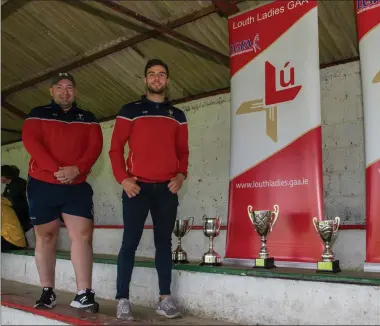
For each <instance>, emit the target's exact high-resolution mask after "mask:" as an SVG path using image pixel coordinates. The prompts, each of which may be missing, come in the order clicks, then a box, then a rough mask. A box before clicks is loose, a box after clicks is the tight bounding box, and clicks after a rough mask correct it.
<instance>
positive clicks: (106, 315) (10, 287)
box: [1, 279, 234, 325]
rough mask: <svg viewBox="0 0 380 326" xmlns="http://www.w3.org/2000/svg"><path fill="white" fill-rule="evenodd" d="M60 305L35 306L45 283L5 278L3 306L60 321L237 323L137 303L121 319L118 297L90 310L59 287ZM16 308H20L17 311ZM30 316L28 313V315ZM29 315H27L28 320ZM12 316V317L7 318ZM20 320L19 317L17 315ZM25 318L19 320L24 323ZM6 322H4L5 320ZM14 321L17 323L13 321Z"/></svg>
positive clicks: (2, 292)
mask: <svg viewBox="0 0 380 326" xmlns="http://www.w3.org/2000/svg"><path fill="white" fill-rule="evenodd" d="M55 293H56V295H57V306H56V307H55V308H53V309H35V308H33V306H34V304H35V302H36V300H37V299H38V298H39V296H40V295H41V287H39V286H36V285H30V284H25V283H20V282H15V281H9V280H4V279H2V282H1V304H2V307H6V308H8V309H9V308H10V309H12V311H13V312H14V314H17V311H23V312H28V313H29V314H33V315H35V316H41V317H45V318H48V319H50V320H55V321H59V322H61V323H63V324H69V325H73V324H74V325H234V324H233V323H227V322H221V321H216V320H212V319H207V318H200V317H196V316H191V315H185V316H184V317H182V318H176V319H167V318H165V317H162V316H159V315H157V314H156V313H155V310H154V309H152V308H147V307H142V306H136V305H133V307H132V309H133V317H134V320H133V321H120V320H118V319H116V318H115V315H116V301H115V300H105V299H101V298H97V302H99V305H100V310H99V313H96V314H94V313H89V312H85V311H81V310H80V309H75V308H71V307H70V306H69V304H70V302H71V300H72V299H73V293H70V292H67V291H61V290H55ZM15 311H16V312H15ZM26 318H28V317H26ZM26 318H24V320H25V321H27V320H26ZM6 320H8V318H6ZM13 321H14V322H16V319H13ZM21 321H22V320H21V319H19V320H17V322H18V324H20V322H21ZM2 324H3V325H4V323H3V322H2ZM13 324H14V323H13Z"/></svg>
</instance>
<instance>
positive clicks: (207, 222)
mask: <svg viewBox="0 0 380 326" xmlns="http://www.w3.org/2000/svg"><path fill="white" fill-rule="evenodd" d="M221 223H222V219H221V218H220V217H205V216H203V233H204V235H205V236H206V237H208V238H209V250H208V251H207V252H206V253H204V254H203V257H202V262H201V264H200V265H208V266H221V265H222V257H221V256H220V255H219V254H218V253H217V252H215V250H214V237H217V236H218V235H219V231H220V226H221Z"/></svg>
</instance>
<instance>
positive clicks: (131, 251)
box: [116, 181, 178, 299]
mask: <svg viewBox="0 0 380 326" xmlns="http://www.w3.org/2000/svg"><path fill="white" fill-rule="evenodd" d="M137 184H138V185H139V186H140V188H141V190H140V193H139V194H138V195H137V196H135V197H132V198H129V197H128V196H127V194H126V193H125V191H123V196H122V199H123V220H124V234H123V240H122V244H121V248H120V252H119V255H118V261H117V293H116V299H121V298H125V299H129V284H130V282H131V277H132V270H133V267H134V262H135V252H136V249H137V247H138V245H139V243H140V239H141V236H142V233H143V231H144V225H145V220H146V218H147V216H148V213H149V211H150V213H151V216H152V221H153V235H154V244H155V247H156V255H155V266H156V270H157V274H158V285H159V289H160V295H169V294H170V285H171V278H172V231H173V228H174V223H175V220H176V218H177V208H178V195H177V194H173V193H171V192H170V190H169V188H168V184H169V181H168V182H163V183H145V182H137Z"/></svg>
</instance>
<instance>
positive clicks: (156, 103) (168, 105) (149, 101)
mask: <svg viewBox="0 0 380 326" xmlns="http://www.w3.org/2000/svg"><path fill="white" fill-rule="evenodd" d="M141 102H143V103H149V104H150V105H156V106H157V105H158V106H163V107H164V108H169V107H171V106H172V105H171V103H170V101H169V99H168V98H167V97H165V99H164V101H163V102H153V101H151V100H149V99H148V98H147V97H146V95H142V96H141Z"/></svg>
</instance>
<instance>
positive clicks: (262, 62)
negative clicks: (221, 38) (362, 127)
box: [226, 1, 324, 263]
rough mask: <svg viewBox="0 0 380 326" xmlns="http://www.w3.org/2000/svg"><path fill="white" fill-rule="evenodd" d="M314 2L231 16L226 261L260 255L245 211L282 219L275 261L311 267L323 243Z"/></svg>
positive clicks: (273, 239)
mask: <svg viewBox="0 0 380 326" xmlns="http://www.w3.org/2000/svg"><path fill="white" fill-rule="evenodd" d="M317 9H318V8H317V2H316V1H275V2H271V3H269V4H266V5H263V6H261V7H258V8H255V9H253V10H250V11H246V12H244V13H241V14H238V15H236V16H234V17H231V18H230V19H229V37H230V57H231V166H230V193H229V208H228V211H229V212H228V227H227V243H226V258H227V259H254V258H256V257H257V255H258V253H259V251H260V246H261V242H260V237H259V236H258V235H257V234H256V233H255V230H254V226H253V225H252V223H251V221H250V219H249V217H248V213H247V206H248V205H252V207H253V210H273V209H274V208H273V207H274V205H278V206H279V216H278V219H277V222H276V224H275V225H274V228H273V232H272V233H269V235H268V239H267V246H268V249H269V252H270V254H271V255H272V256H274V257H275V259H276V260H282V261H293V262H313V263H316V261H317V260H319V259H320V256H321V254H322V251H323V244H322V241H321V239H320V238H319V235H318V234H317V232H316V231H315V229H314V226H313V223H312V219H313V217H314V216H315V217H317V219H318V220H323V219H324V218H323V210H324V208H323V185H322V182H323V179H322V140H321V108H320V75H319V49H318V10H317Z"/></svg>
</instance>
